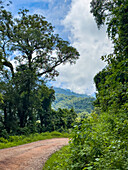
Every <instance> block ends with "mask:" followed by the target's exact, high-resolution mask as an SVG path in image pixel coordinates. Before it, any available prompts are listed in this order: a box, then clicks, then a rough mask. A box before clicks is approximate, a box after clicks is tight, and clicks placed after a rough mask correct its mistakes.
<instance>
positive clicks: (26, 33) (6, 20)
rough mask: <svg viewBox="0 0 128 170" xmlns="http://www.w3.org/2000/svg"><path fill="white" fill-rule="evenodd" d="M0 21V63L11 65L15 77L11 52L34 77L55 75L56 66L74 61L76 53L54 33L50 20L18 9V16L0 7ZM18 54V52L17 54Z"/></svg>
mask: <svg viewBox="0 0 128 170" xmlns="http://www.w3.org/2000/svg"><path fill="white" fill-rule="evenodd" d="M1 13H2V14H1V15H2V19H1V20H0V23H1V26H0V39H1V45H0V49H1V52H2V54H3V58H2V59H3V60H2V63H3V65H4V66H7V67H9V68H10V70H11V72H12V76H14V64H12V63H11V62H10V61H9V56H10V54H11V53H12V54H13V55H14V59H15V60H16V61H17V62H18V64H20V65H21V64H26V65H27V67H28V68H29V69H30V70H31V71H34V72H35V73H36V75H37V76H45V77H50V78H51V77H52V78H53V77H54V76H55V75H58V72H57V71H56V69H55V68H56V67H57V66H58V65H60V64H65V63H66V62H69V63H71V64H72V63H75V61H76V59H78V57H79V53H78V52H77V51H76V49H75V48H73V47H72V46H70V45H69V43H68V42H67V41H64V40H62V39H61V38H59V35H56V34H54V30H53V27H52V25H51V23H48V22H47V21H46V20H45V18H44V17H43V16H41V15H37V14H34V15H29V14H28V10H20V11H19V13H18V14H19V17H18V18H13V17H12V14H11V13H10V12H7V11H6V10H2V12H1ZM16 54H17V55H16Z"/></svg>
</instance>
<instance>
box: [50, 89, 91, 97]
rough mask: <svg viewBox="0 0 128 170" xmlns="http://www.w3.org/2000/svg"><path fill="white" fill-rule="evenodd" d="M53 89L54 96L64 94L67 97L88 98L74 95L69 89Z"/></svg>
mask: <svg viewBox="0 0 128 170" xmlns="http://www.w3.org/2000/svg"><path fill="white" fill-rule="evenodd" d="M53 89H54V90H55V94H64V95H67V96H76V97H90V96H88V95H87V94H78V93H74V92H72V91H71V90H69V89H61V88H57V87H54V88H53Z"/></svg>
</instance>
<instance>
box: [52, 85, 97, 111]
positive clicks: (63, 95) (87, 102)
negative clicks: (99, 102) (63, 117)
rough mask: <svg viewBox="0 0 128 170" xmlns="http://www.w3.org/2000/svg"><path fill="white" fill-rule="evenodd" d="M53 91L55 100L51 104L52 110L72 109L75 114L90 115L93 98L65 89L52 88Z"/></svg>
mask: <svg viewBox="0 0 128 170" xmlns="http://www.w3.org/2000/svg"><path fill="white" fill-rule="evenodd" d="M54 90H55V97H56V99H55V101H54V102H53V104H52V107H53V109H55V110H57V109H58V108H62V109H63V108H67V109H71V108H72V107H73V108H74V110H75V111H76V113H81V112H84V113H86V112H87V113H91V111H92V110H93V105H92V103H93V101H94V100H95V98H94V97H90V96H88V95H86V94H77V93H74V92H71V91H70V90H67V89H66V90H65V89H61V88H54Z"/></svg>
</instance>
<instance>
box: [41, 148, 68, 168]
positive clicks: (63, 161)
mask: <svg viewBox="0 0 128 170" xmlns="http://www.w3.org/2000/svg"><path fill="white" fill-rule="evenodd" d="M69 156H70V152H69V146H68V145H67V146H64V147H62V148H61V149H60V150H59V151H57V152H55V153H54V154H52V155H51V157H50V158H49V159H48V160H47V162H46V163H45V165H44V167H43V170H68V158H69Z"/></svg>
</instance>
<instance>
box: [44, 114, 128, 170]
mask: <svg viewBox="0 0 128 170" xmlns="http://www.w3.org/2000/svg"><path fill="white" fill-rule="evenodd" d="M127 132H128V121H127V115H126V114H123V113H120V115H118V117H117V116H116V114H107V113H102V114H100V115H98V114H96V113H92V114H90V115H88V116H87V117H86V118H85V119H84V120H83V121H82V122H76V124H75V125H74V129H73V132H72V136H71V140H70V145H69V146H68V148H67V149H66V150H62V151H60V153H57V154H55V155H53V156H52V157H51V158H50V160H48V162H47V163H46V165H45V167H44V169H45V168H46V169H50V168H51V169H59V168H60V169H70V170H78V169H81V170H82V169H83V170H85V169H99V170H102V169H105V170H112V169H119V170H120V169H127V167H128V143H127V140H128V133H127ZM55 156H57V159H55Z"/></svg>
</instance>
